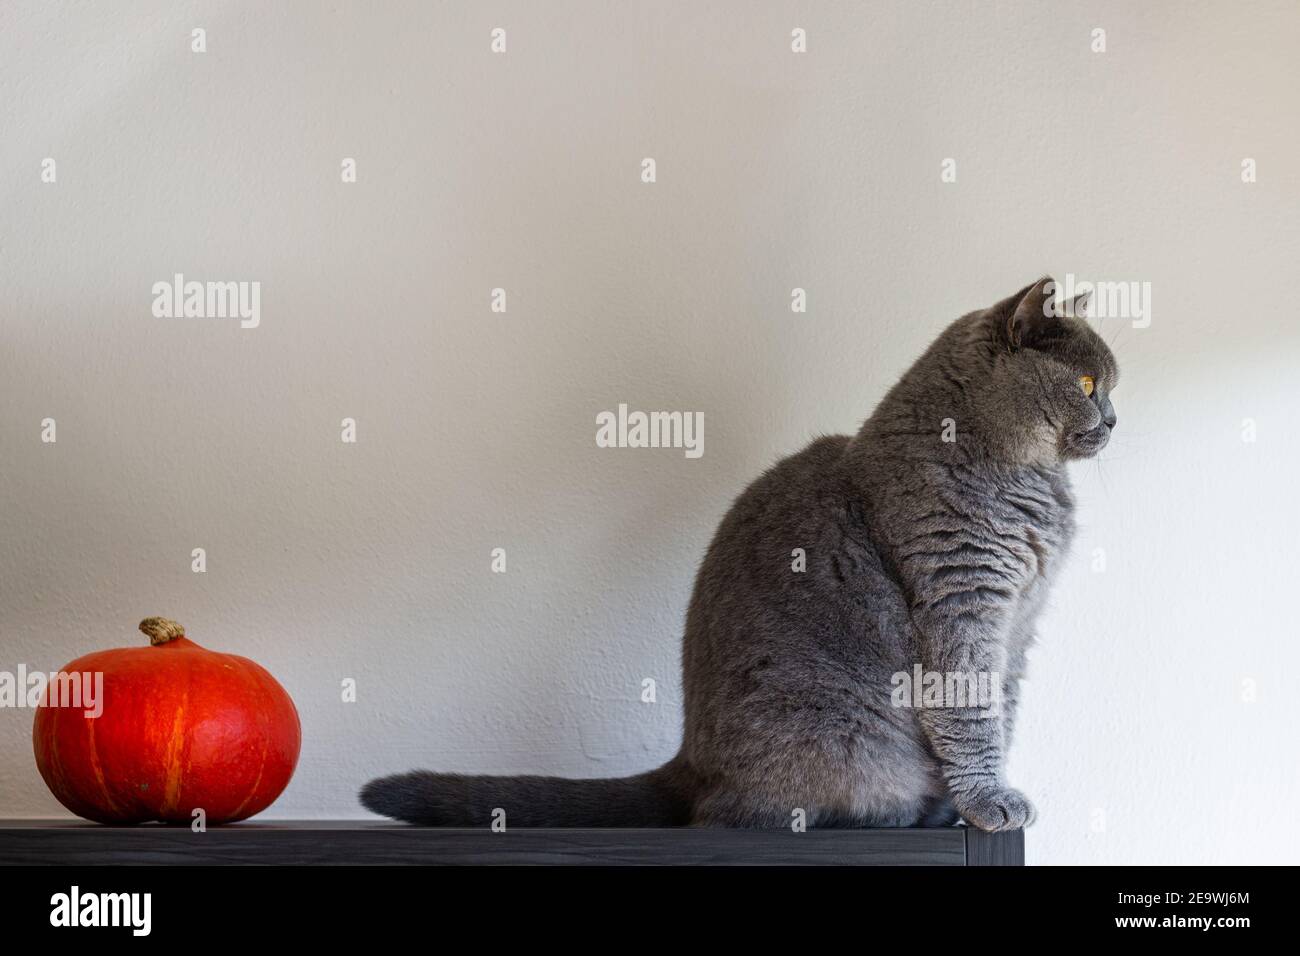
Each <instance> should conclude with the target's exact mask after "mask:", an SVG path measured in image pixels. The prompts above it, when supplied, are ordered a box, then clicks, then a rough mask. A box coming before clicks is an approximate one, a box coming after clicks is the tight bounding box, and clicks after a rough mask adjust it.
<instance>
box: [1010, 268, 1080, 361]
mask: <svg viewBox="0 0 1300 956" xmlns="http://www.w3.org/2000/svg"><path fill="white" fill-rule="evenodd" d="M1081 299H1086V295H1083V296H1075V297H1074V298H1073V299H1071V300H1070V301H1069V302H1068V303H1059V302H1057V301H1056V280H1055V279H1053V278H1052V277H1051V276H1043V278H1041V279H1039V280H1038V281H1037V282H1035V283H1033V284H1032V285H1028V286H1025V288H1023V289H1021V290H1020V291H1019V292H1017V293H1016V294H1015V295H1013V296H1009V297H1008V298H1005V299H1003V300H1002V301H1001V302H999V303H998V304H997V305H995V306H993V308H992V309H990V310H989V312H990V313H991V315H992V319H993V322H994V324H995V326H996V329H997V332H998V335H999V337H1000V338H1001V340H1002V342H1003V344H1005V345H1006V346H1007V348H1009V349H1011V350H1012V351H1015V350H1016V349H1020V348H1029V349H1031V348H1034V347H1035V346H1036V345H1039V344H1041V343H1043V342H1045V341H1047V340H1049V339H1052V338H1056V337H1058V336H1060V334H1061V333H1062V324H1061V316H1062V315H1070V314H1074V313H1070V312H1066V311H1064V310H1065V309H1066V308H1068V307H1070V306H1071V305H1072V304H1074V303H1078V302H1079V300H1081ZM1078 307H1080V308H1081V306H1078Z"/></svg>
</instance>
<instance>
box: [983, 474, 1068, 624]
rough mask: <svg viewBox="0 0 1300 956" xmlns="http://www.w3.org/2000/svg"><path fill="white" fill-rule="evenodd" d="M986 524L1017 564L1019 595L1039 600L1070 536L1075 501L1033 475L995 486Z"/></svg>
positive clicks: (1058, 484)
mask: <svg viewBox="0 0 1300 956" xmlns="http://www.w3.org/2000/svg"><path fill="white" fill-rule="evenodd" d="M990 501H991V507H990V512H989V519H990V522H991V524H992V526H993V527H994V528H995V529H996V530H997V531H998V532H1000V535H999V536H1000V538H1001V540H1002V541H1003V542H1004V544H1005V545H1006V546H1007V547H1008V548H1009V549H1010V550H1011V551H1012V552H1013V553H1014V554H1015V555H1016V556H1017V558H1018V559H1019V563H1020V565H1021V570H1022V573H1021V575H1020V590H1021V596H1022V597H1024V598H1027V599H1034V598H1039V597H1040V595H1041V592H1043V591H1045V590H1046V588H1047V587H1048V586H1049V585H1050V583H1051V580H1052V579H1053V578H1054V577H1055V575H1056V572H1057V570H1058V569H1059V567H1060V564H1061V561H1062V558H1063V557H1064V555H1065V554H1066V552H1067V551H1068V550H1069V546H1070V541H1071V539H1072V538H1073V536H1074V502H1073V499H1072V497H1071V496H1070V493H1069V489H1068V487H1067V486H1066V485H1065V484H1064V481H1063V480H1056V479H1055V478H1054V477H1053V476H1044V475H1041V474H1039V473H1036V472H1033V473H1029V474H1027V475H1022V476H1016V477H1015V478H1014V479H1009V480H1007V481H1005V482H1002V483H999V484H998V485H996V486H995V487H994V489H993V494H992V495H990Z"/></svg>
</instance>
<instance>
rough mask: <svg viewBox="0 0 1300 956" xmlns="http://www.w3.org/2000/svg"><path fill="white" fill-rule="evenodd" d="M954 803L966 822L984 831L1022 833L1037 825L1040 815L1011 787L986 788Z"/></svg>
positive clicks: (1026, 799)
mask: <svg viewBox="0 0 1300 956" xmlns="http://www.w3.org/2000/svg"><path fill="white" fill-rule="evenodd" d="M953 803H954V804H955V805H956V807H957V809H958V810H959V811H960V812H961V815H962V819H964V820H965V821H966V822H967V823H969V824H970V825H971V826H973V827H979V828H980V829H981V830H1018V829H1020V828H1021V827H1027V826H1029V825H1030V824H1031V823H1033V822H1034V817H1036V816H1037V815H1038V812H1037V811H1036V810H1035V809H1034V805H1033V804H1032V803H1030V802H1029V798H1028V797H1026V796H1025V795H1024V794H1023V793H1021V792H1020V791H1019V790H1014V789H1012V788H1011V787H986V788H983V789H979V790H974V791H971V792H970V793H968V794H965V795H963V796H961V797H957V796H955V795H954V797H953Z"/></svg>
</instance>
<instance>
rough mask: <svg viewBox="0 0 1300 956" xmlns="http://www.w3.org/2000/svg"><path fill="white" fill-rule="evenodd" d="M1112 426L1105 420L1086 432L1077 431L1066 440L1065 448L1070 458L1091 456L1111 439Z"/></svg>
mask: <svg viewBox="0 0 1300 956" xmlns="http://www.w3.org/2000/svg"><path fill="white" fill-rule="evenodd" d="M1110 430H1111V426H1109V425H1107V424H1106V423H1105V422H1102V423H1101V424H1099V425H1098V426H1097V427H1096V428H1093V429H1090V430H1088V431H1086V432H1075V433H1074V434H1072V435H1070V436H1069V438H1068V440H1067V441H1066V443H1065V445H1066V447H1065V450H1066V454H1067V456H1068V457H1070V458H1091V457H1092V456H1093V455H1095V454H1097V452H1099V451H1101V450H1102V449H1103V448H1105V447H1106V444H1107V442H1109V441H1110Z"/></svg>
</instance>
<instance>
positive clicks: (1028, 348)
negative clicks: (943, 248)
mask: <svg viewBox="0 0 1300 956" xmlns="http://www.w3.org/2000/svg"><path fill="white" fill-rule="evenodd" d="M1055 290H1056V283H1055V282H1054V281H1053V280H1052V279H1050V278H1043V279H1040V280H1038V281H1037V282H1035V283H1034V284H1033V285H1031V286H1028V287H1026V288H1024V289H1022V290H1021V291H1019V292H1017V293H1016V294H1015V295H1013V296H1010V297H1009V298H1007V299H1004V300H1003V301H1001V302H999V303H998V304H997V305H994V306H993V307H991V308H989V309H986V310H985V311H984V312H983V313H979V314H978V318H977V320H976V321H977V322H978V323H979V329H980V333H981V335H986V336H987V340H986V341H987V342H988V345H989V348H988V350H987V351H986V353H985V354H986V356H987V359H988V363H989V365H988V368H987V372H986V375H985V376H984V378H985V382H984V383H983V384H984V385H985V386H986V388H984V389H981V390H982V391H984V392H985V396H986V398H987V403H988V406H989V410H990V411H992V412H993V415H992V416H990V418H989V419H988V420H986V421H985V423H984V425H985V428H986V429H988V430H989V431H997V432H1000V433H1001V438H1002V439H1003V441H1004V448H1005V449H1006V450H1007V451H1008V452H1010V453H1012V454H1013V455H1014V456H1015V457H1016V458H1018V459H1019V460H1021V461H1026V462H1043V461H1051V460H1053V459H1054V460H1056V461H1070V460H1073V459H1079V458H1091V457H1092V456H1093V455H1095V454H1097V452H1099V451H1101V450H1102V449H1103V448H1105V447H1106V443H1107V442H1108V441H1110V434H1111V431H1112V430H1113V429H1114V428H1115V422H1116V416H1115V408H1114V406H1113V405H1112V404H1111V400H1110V393H1111V391H1112V390H1113V389H1114V388H1115V386H1116V384H1118V382H1119V366H1118V364H1117V363H1116V361H1115V356H1114V355H1112V354H1111V351H1110V349H1109V348H1108V347H1107V345H1106V343H1105V341H1104V340H1103V339H1102V337H1101V336H1100V335H1098V334H1097V333H1096V332H1095V331H1093V329H1092V328H1091V327H1090V326H1089V325H1088V323H1087V321H1086V320H1085V319H1084V318H1083V314H1084V309H1085V305H1086V301H1085V300H1086V296H1079V297H1076V298H1074V299H1071V300H1067V301H1064V302H1060V301H1057V300H1056V299H1055Z"/></svg>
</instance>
